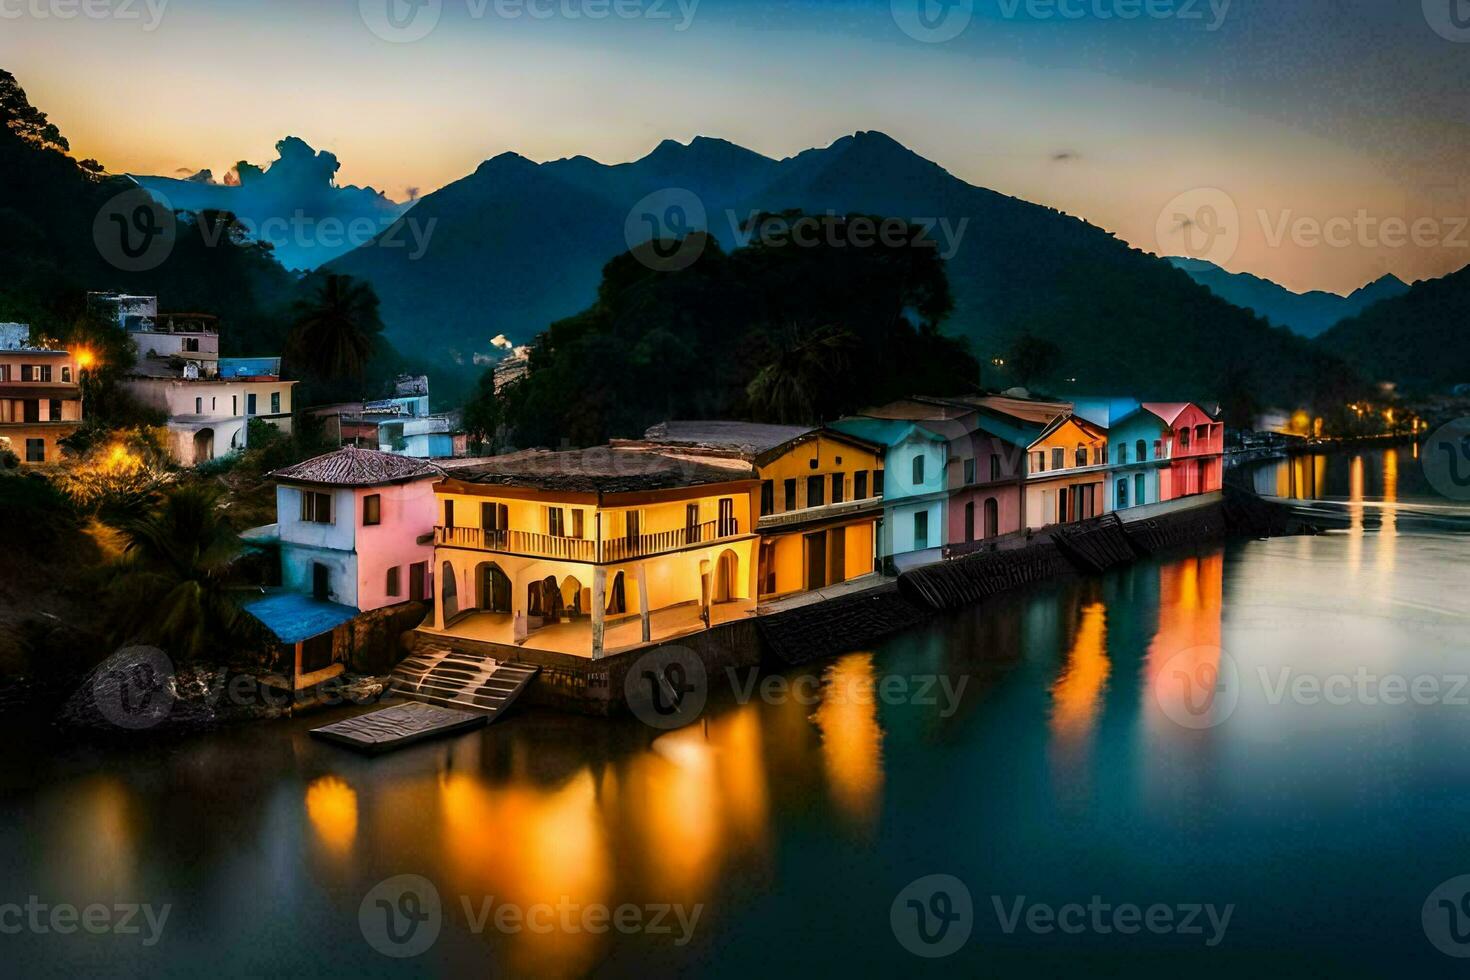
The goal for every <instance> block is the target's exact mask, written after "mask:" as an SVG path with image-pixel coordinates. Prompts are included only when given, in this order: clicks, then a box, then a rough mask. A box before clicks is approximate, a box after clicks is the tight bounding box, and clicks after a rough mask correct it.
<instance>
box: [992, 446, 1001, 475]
mask: <svg viewBox="0 0 1470 980" xmlns="http://www.w3.org/2000/svg"><path fill="white" fill-rule="evenodd" d="M990 478H991V479H992V480H999V479H1000V478H1001V469H1000V453H991V454H990Z"/></svg>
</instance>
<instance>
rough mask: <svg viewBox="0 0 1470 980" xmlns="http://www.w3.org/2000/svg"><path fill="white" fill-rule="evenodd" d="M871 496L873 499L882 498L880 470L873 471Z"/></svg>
mask: <svg viewBox="0 0 1470 980" xmlns="http://www.w3.org/2000/svg"><path fill="white" fill-rule="evenodd" d="M873 496H875V497H881V496H883V471H882V470H874V471H873Z"/></svg>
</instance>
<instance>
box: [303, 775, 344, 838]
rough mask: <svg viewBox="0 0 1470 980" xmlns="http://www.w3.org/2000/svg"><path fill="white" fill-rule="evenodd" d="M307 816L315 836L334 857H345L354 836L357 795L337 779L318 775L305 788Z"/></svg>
mask: <svg viewBox="0 0 1470 980" xmlns="http://www.w3.org/2000/svg"><path fill="white" fill-rule="evenodd" d="M306 816H307V819H309V820H310V821H311V825H312V828H313V829H314V830H315V831H316V836H317V839H318V840H319V841H321V843H322V845H323V846H324V847H325V848H326V849H327V851H328V852H329V853H330V854H332V855H333V856H334V857H339V858H340V857H345V856H346V855H347V853H348V852H349V851H350V850H351V849H352V841H353V839H354V838H356V837H357V793H356V792H355V791H354V790H353V789H352V787H351V786H348V785H347V783H346V782H344V781H343V780H341V779H338V778H337V777H336V776H321V777H319V778H317V779H315V780H313V781H312V783H311V785H309V786H307V787H306Z"/></svg>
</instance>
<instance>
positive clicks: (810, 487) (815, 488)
mask: <svg viewBox="0 0 1470 980" xmlns="http://www.w3.org/2000/svg"><path fill="white" fill-rule="evenodd" d="M825 490H826V481H825V480H823V479H822V478H821V477H820V476H809V477H807V478H806V505H807V506H808V507H820V506H822V504H823V503H825V501H824V500H823V497H824V496H825Z"/></svg>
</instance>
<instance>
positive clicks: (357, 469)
mask: <svg viewBox="0 0 1470 980" xmlns="http://www.w3.org/2000/svg"><path fill="white" fill-rule="evenodd" d="M270 475H271V476H273V477H274V478H276V479H277V480H286V481H291V482H295V483H321V484H325V485H327V486H335V487H371V486H377V485H378V484H384V483H404V482H407V481H409V480H422V479H426V478H429V477H435V478H437V477H441V476H443V475H444V474H443V472H442V471H440V469H439V468H438V467H437V466H434V465H432V464H431V463H429V462H427V461H426V460H422V459H415V458H414V457H412V456H399V455H397V454H395V453H380V452H377V451H376V450H372V449H359V448H357V447H356V446H344V447H342V448H341V449H338V450H337V451H336V452H331V453H327V454H326V455H324V456H317V457H316V458H314V459H308V460H307V461H306V462H304V463H297V464H296V465H294V466H286V467H283V468H281V469H279V470H276V471H275V472H274V473H272V474H270Z"/></svg>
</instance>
